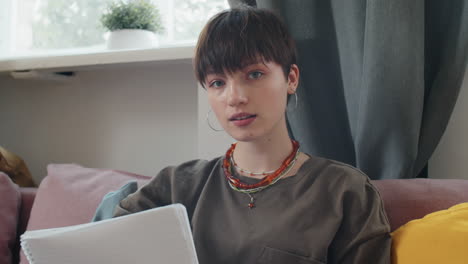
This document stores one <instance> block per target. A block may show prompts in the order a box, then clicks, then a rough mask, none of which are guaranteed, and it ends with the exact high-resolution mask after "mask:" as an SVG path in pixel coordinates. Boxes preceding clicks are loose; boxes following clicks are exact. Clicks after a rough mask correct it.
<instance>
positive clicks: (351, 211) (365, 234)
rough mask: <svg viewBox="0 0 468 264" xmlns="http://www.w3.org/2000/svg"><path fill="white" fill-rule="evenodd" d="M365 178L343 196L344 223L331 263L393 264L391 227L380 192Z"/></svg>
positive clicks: (332, 252) (334, 245)
mask: <svg viewBox="0 0 468 264" xmlns="http://www.w3.org/2000/svg"><path fill="white" fill-rule="evenodd" d="M365 177H366V181H365V182H364V184H359V183H358V184H354V185H353V188H350V189H348V190H347V191H345V192H343V193H342V196H341V202H342V211H343V214H342V215H343V219H342V223H341V225H340V227H339V229H338V231H337V232H336V236H335V238H334V240H333V243H332V245H331V247H330V250H329V254H328V255H329V257H328V260H329V263H334V264H335V263H336V264H338V263H339V264H348V263H349V264H356V263H374V264H390V263H391V259H390V254H391V253H390V252H391V236H390V225H389V222H388V219H387V216H386V214H385V210H384V207H383V202H382V200H381V198H380V195H379V193H378V191H377V189H376V188H375V187H374V186H373V185H372V184H371V183H370V180H369V179H368V178H367V176H365Z"/></svg>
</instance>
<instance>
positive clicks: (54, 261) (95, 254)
mask: <svg viewBox="0 0 468 264" xmlns="http://www.w3.org/2000/svg"><path fill="white" fill-rule="evenodd" d="M21 247H22V248H23V251H24V253H25V255H26V257H27V258H28V260H29V262H30V263H31V264H59V263H60V264H64V263H68V264H84V263H113V264H129V263H142V264H145V263H152V264H153V263H174V264H198V260H197V256H196V251H195V246H194V243H193V238H192V232H191V230H190V224H189V220H188V216H187V211H186V209H185V207H184V206H183V205H181V204H173V205H169V206H165V207H160V208H155V209H151V210H147V211H143V212H139V213H135V214H131V215H126V216H121V217H117V218H112V219H107V220H102V221H99V222H93V223H87V224H82V225H76V226H69V227H61V228H52V229H42V230H35V231H27V232H25V233H24V234H23V235H22V236H21Z"/></svg>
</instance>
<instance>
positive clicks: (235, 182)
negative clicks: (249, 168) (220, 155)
mask: <svg viewBox="0 0 468 264" xmlns="http://www.w3.org/2000/svg"><path fill="white" fill-rule="evenodd" d="M291 142H292V145H293V150H292V152H291V154H289V156H288V157H286V159H285V160H284V161H283V163H282V164H281V166H280V167H279V168H278V169H277V170H276V171H274V172H273V173H272V174H269V175H266V176H265V177H263V178H262V179H261V180H260V181H259V182H257V183H254V184H247V183H243V182H241V181H240V180H239V179H238V178H236V177H234V176H232V173H231V156H232V153H233V152H234V149H235V148H236V143H234V144H232V145H231V147H230V148H229V149H228V151H227V152H226V156H225V157H224V160H223V169H224V175H225V176H226V179H227V180H228V183H229V184H230V185H231V186H234V187H235V188H236V189H240V190H251V189H258V188H261V187H264V186H268V185H269V184H271V183H272V182H273V181H274V180H275V179H276V178H278V177H280V176H283V175H282V173H283V172H284V171H285V170H286V169H287V168H288V167H290V165H291V163H292V162H293V161H295V158H296V156H297V151H298V150H299V142H297V141H295V140H291Z"/></svg>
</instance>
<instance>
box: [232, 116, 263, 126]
mask: <svg viewBox="0 0 468 264" xmlns="http://www.w3.org/2000/svg"><path fill="white" fill-rule="evenodd" d="M256 118H257V116H256V115H252V116H249V117H247V118H245V119H241V120H236V119H234V120H231V122H233V123H234V125H236V126H239V127H243V126H248V125H250V124H251V123H252V122H253V121H255V119H256Z"/></svg>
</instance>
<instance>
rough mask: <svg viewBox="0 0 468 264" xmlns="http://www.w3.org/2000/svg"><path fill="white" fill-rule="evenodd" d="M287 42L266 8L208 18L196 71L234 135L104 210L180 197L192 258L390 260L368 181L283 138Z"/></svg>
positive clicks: (290, 44)
mask: <svg viewBox="0 0 468 264" xmlns="http://www.w3.org/2000/svg"><path fill="white" fill-rule="evenodd" d="M295 50H296V49H295V44H294V41H293V40H292V38H291V36H290V35H289V33H288V32H287V30H286V28H285V26H284V25H283V23H282V22H281V20H280V19H279V18H278V17H277V16H276V15H274V14H273V13H271V12H269V11H266V10H262V9H254V8H247V7H246V8H241V9H232V10H228V11H224V12H221V13H220V14H218V15H216V16H215V17H213V18H212V19H211V20H210V21H209V22H208V24H207V25H206V26H205V28H204V29H203V31H202V33H201V35H200V38H199V41H198V45H197V49H196V55H195V59H194V67H195V73H196V76H197V78H198V81H199V82H200V83H201V85H202V86H203V87H205V88H206V90H207V94H208V99H209V102H210V105H211V108H212V110H213V112H214V114H215V115H216V117H217V119H218V121H219V123H220V124H221V125H222V127H223V128H224V130H225V131H226V132H227V133H228V134H229V135H230V136H232V137H233V138H234V139H235V140H236V141H237V143H235V144H233V145H232V146H226V148H227V149H228V150H227V152H226V154H225V155H224V156H222V157H219V158H215V159H213V160H211V161H206V160H193V161H189V162H186V163H183V164H181V165H179V166H171V167H167V168H165V169H163V170H162V171H161V172H160V173H159V174H158V175H157V176H156V177H155V178H154V179H152V180H151V182H149V183H148V184H147V185H146V186H144V187H142V188H141V189H140V190H139V191H137V192H136V193H134V194H133V195H130V196H129V197H127V198H126V199H124V200H123V201H122V202H121V203H120V205H119V206H118V207H117V209H116V212H115V216H120V215H124V214H130V213H134V212H138V211H142V210H146V209H150V208H154V207H157V206H163V205H168V204H172V203H182V204H184V205H185V206H186V208H187V212H188V215H189V219H190V222H191V226H192V230H193V237H194V241H195V246H196V249H197V254H198V257H199V261H200V263H202V264H205V263H216V264H221V263H272V264H274V263H390V244H391V239H390V235H389V230H390V228H389V224H388V220H387V218H386V215H385V212H384V209H383V205H382V201H381V199H380V196H379V194H378V192H377V190H376V189H375V188H374V187H373V186H372V185H371V183H370V181H369V178H368V177H367V176H366V175H364V174H363V173H362V172H360V171H359V170H357V169H355V168H353V167H351V166H349V165H346V164H343V163H340V162H337V161H333V160H328V159H324V158H320V157H316V156H312V155H308V154H305V153H302V152H301V151H300V143H299V142H297V141H294V140H292V139H291V138H290V137H289V135H288V131H287V126H286V117H285V111H286V104H287V99H288V96H295V93H296V89H297V87H298V82H299V68H298V66H297V65H296V51H295ZM155 224H157V223H155Z"/></svg>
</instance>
